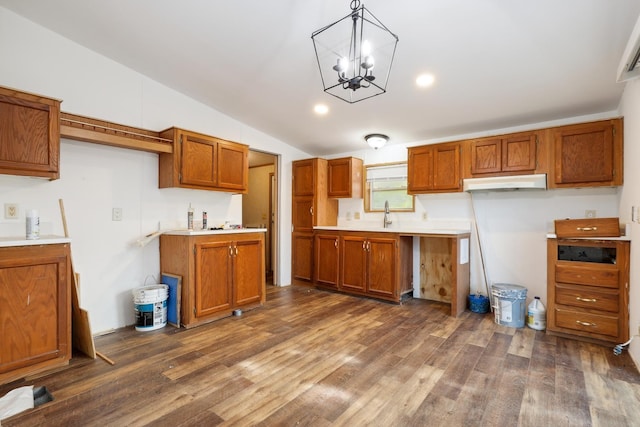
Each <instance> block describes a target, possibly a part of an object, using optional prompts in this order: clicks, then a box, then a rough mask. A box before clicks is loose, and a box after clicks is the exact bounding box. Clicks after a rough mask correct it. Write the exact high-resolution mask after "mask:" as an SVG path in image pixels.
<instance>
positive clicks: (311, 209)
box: [309, 206, 313, 216]
mask: <svg viewBox="0 0 640 427" xmlns="http://www.w3.org/2000/svg"><path fill="white" fill-rule="evenodd" d="M309 214H311V215H312V216H313V206H311V207H310V208H309Z"/></svg>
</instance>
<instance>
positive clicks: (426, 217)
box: [422, 212, 429, 221]
mask: <svg viewBox="0 0 640 427" xmlns="http://www.w3.org/2000/svg"><path fill="white" fill-rule="evenodd" d="M428 219H429V215H427V212H422V220H423V221H426V220H428Z"/></svg>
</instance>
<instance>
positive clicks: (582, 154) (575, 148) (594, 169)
mask: <svg viewBox="0 0 640 427" xmlns="http://www.w3.org/2000/svg"><path fill="white" fill-rule="evenodd" d="M620 132H621V130H620ZM554 144H555V183H556V184H572V185H571V186H585V185H586V186H589V185H621V184H622V161H621V158H622V144H621V135H614V124H613V123H612V122H610V121H606V122H596V123H588V124H584V125H574V126H565V127H562V128H558V129H556V130H555V131H554Z"/></svg>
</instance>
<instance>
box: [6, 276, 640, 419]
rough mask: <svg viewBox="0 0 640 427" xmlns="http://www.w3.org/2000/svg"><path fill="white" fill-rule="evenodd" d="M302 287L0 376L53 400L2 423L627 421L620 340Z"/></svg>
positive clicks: (632, 398)
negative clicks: (220, 315) (611, 343)
mask: <svg viewBox="0 0 640 427" xmlns="http://www.w3.org/2000/svg"><path fill="white" fill-rule="evenodd" d="M448 311H449V306H448V305H445V304H441V303H437V302H429V301H424V300H408V301H407V302H406V303H405V304H403V305H392V304H387V303H383V302H378V301H374V300H369V299H361V298H356V297H351V296H345V295H339V294H335V293H328V292H323V291H318V290H315V289H312V288H305V287H296V286H294V287H285V288H274V287H269V288H268V296H267V303H266V305H265V307H262V308H259V309H256V310H253V311H250V312H245V313H244V314H243V315H242V316H240V317H230V318H227V319H222V320H219V321H216V322H213V323H211V324H208V325H204V326H201V327H198V328H194V329H191V330H185V329H176V328H173V327H171V326H167V327H166V328H164V329H161V330H158V331H151V332H136V331H135V329H134V328H124V329H122V330H118V331H117V332H115V333H113V334H110V335H105V336H102V337H98V338H97V339H96V347H97V349H98V350H99V351H100V352H102V353H104V354H105V355H107V356H108V357H109V358H111V359H113V360H114V361H115V362H116V364H115V365H114V366H111V365H109V364H107V363H106V362H104V361H102V360H100V359H96V360H90V359H87V358H83V357H81V356H77V357H74V359H73V360H72V362H71V364H70V366H69V367H68V368H66V369H64V370H62V371H59V372H56V373H52V374H48V375H44V376H41V377H39V378H30V379H28V380H23V381H18V382H14V383H12V384H7V385H4V386H0V396H2V395H4V394H5V393H6V392H7V391H9V390H11V389H13V388H16V387H18V386H22V385H29V384H34V385H36V386H46V387H47V388H48V389H49V391H50V392H51V393H52V394H53V396H54V399H55V400H54V401H53V402H50V403H47V404H44V405H42V406H39V407H37V408H35V409H33V410H30V411H27V412H24V413H22V414H18V415H16V416H14V417H12V418H8V419H6V420H4V421H2V426H4V427H9V426H42V425H45V426H59V425H60V426H101V427H102V426H144V425H154V426H214V425H233V426H244V425H260V426H274V425H275V426H294V425H296V426H297V425H314V426H329V425H332V426H360V425H371V426H405V425H406V426H412V425H415V426H440V425H443V426H444V425H447V426H464V425H468V426H516V425H521V426H625V425H627V426H633V425H636V426H637V425H640V375H639V374H638V370H637V369H636V367H635V366H634V364H633V362H632V361H631V359H630V357H629V355H628V353H627V352H626V351H625V352H623V354H622V355H621V356H614V355H613V352H612V348H609V347H603V346H598V345H594V344H587V343H582V342H579V341H574V340H569V339H564V338H558V337H552V336H547V335H546V334H545V333H544V332H540V331H534V330H531V329H528V328H523V329H515V328H508V327H505V326H500V325H496V324H495V323H494V321H493V317H492V315H491V314H486V315H481V314H476V313H471V312H468V311H467V312H465V313H464V314H463V315H462V316H461V317H459V318H452V317H450V316H448V315H447V313H448Z"/></svg>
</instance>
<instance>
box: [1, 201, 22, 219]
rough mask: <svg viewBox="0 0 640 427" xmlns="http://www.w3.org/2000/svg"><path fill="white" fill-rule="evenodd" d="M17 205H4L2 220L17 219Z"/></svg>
mask: <svg viewBox="0 0 640 427" xmlns="http://www.w3.org/2000/svg"><path fill="white" fill-rule="evenodd" d="M18 216H19V213H18V205H17V204H16V203H5V204H4V218H5V219H18Z"/></svg>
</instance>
